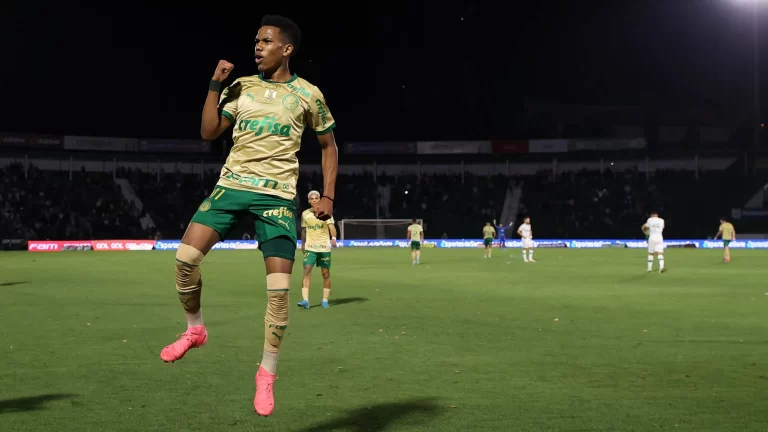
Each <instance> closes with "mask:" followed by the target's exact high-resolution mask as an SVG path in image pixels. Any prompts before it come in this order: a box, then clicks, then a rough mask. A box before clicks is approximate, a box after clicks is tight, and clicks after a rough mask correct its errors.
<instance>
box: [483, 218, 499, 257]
mask: <svg viewBox="0 0 768 432" xmlns="http://www.w3.org/2000/svg"><path fill="white" fill-rule="evenodd" d="M494 237H496V230H495V229H494V228H493V227H492V226H491V223H490V222H486V223H485V226H484V227H483V246H484V247H485V255H484V256H483V258H490V257H491V253H492V252H493V238H494Z"/></svg>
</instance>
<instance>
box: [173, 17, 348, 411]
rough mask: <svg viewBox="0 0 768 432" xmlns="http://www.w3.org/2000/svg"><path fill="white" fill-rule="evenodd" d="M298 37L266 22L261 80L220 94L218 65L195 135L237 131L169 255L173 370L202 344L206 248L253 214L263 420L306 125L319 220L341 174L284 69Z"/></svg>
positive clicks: (284, 318) (311, 103) (328, 141)
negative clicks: (260, 301)
mask: <svg viewBox="0 0 768 432" xmlns="http://www.w3.org/2000/svg"><path fill="white" fill-rule="evenodd" d="M300 39H301V32H300V30H299V28H298V26H297V25H296V24H295V23H294V22H293V21H291V20H290V19H288V18H284V17H281V16H274V15H270V16H266V17H264V19H262V21H261V27H260V28H259V30H258V34H257V35H256V46H255V54H254V56H255V59H256V60H255V61H256V65H257V68H258V71H259V75H254V76H246V77H242V78H238V79H236V80H235V81H234V83H233V84H232V85H230V86H229V87H227V88H226V89H225V90H224V91H223V92H221V94H219V92H220V89H221V83H222V81H224V80H225V79H226V78H227V77H228V76H229V74H230V73H231V72H232V69H233V67H234V66H233V65H232V64H231V63H229V62H227V61H225V60H221V61H219V64H218V66H216V71H215V72H214V74H213V79H212V80H211V83H210V85H209V88H208V96H207V97H206V99H205V105H204V107H203V114H202V125H201V127H200V132H201V135H202V137H203V138H204V139H209V140H212V139H215V138H216V137H218V136H219V135H221V133H222V132H224V131H225V130H226V129H227V128H228V127H229V126H230V125H234V131H233V134H232V138H233V141H234V146H233V147H232V150H231V151H230V153H229V156H228V157H227V161H226V163H225V164H224V166H223V167H222V170H221V176H220V178H219V180H218V183H217V185H216V188H215V189H214V191H213V193H212V194H211V195H210V196H209V197H208V198H206V199H205V200H204V201H203V202H202V203H201V204H200V207H199V208H198V210H197V212H196V213H195V215H194V216H193V217H192V221H191V223H190V224H189V226H188V227H187V231H186V232H185V233H184V238H183V239H182V240H181V245H180V246H179V249H178V251H177V252H176V290H177V291H178V295H179V300H180V301H181V304H182V307H183V308H184V311H185V312H186V317H187V329H186V331H185V332H184V333H183V334H182V336H181V337H180V338H179V339H178V340H177V341H176V342H174V343H172V344H170V345H168V346H166V347H165V348H164V349H163V350H162V352H161V353H160V358H161V359H163V360H164V361H166V362H173V361H176V360H179V359H181V358H182V357H183V356H184V354H185V353H186V352H187V351H188V350H189V349H190V348H199V347H201V346H202V345H204V344H205V343H206V341H207V340H208V332H207V330H206V327H205V324H204V323H203V315H202V309H201V304H200V298H201V293H202V288H203V281H202V277H201V275H200V264H201V263H202V261H203V258H204V257H205V255H206V254H207V253H208V251H210V250H211V247H213V245H214V244H216V243H217V242H218V241H219V240H223V239H224V238H226V236H227V233H228V232H229V231H230V229H232V227H234V226H235V225H237V223H238V222H240V221H241V220H242V219H243V218H244V217H245V216H246V215H248V214H249V213H250V214H251V215H252V216H253V219H254V222H255V233H256V238H257V239H258V241H259V249H260V250H261V252H262V254H263V255H264V264H265V267H266V274H267V277H266V288H267V299H268V303H267V309H266V314H265V318H264V350H263V356H262V359H261V365H260V367H259V369H258V372H257V373H256V379H255V381H256V394H255V397H254V401H253V404H254V408H255V410H256V412H257V413H258V414H259V415H262V416H267V415H269V414H271V413H272V411H273V409H274V406H275V399H274V394H273V390H272V387H273V383H274V381H275V379H276V370H277V359H278V354H279V352H280V345H281V344H282V342H283V338H284V336H285V332H286V328H287V327H288V304H289V300H288V289H289V288H290V282H291V279H290V277H291V269H292V267H293V262H294V259H295V255H296V217H295V212H296V209H295V207H294V204H293V198H294V197H295V195H296V180H297V177H298V174H299V161H298V159H297V158H296V152H297V151H298V150H299V147H300V146H301V134H302V132H303V131H304V129H305V127H307V126H308V127H310V128H312V130H314V131H315V133H316V134H317V135H318V141H319V143H320V147H321V149H322V169H323V191H324V195H323V196H322V197H321V199H320V200H319V201H318V202H317V203H316V204H315V206H314V208H315V216H316V217H317V218H318V219H320V220H328V219H330V218H331V216H332V213H333V199H334V193H335V188H336V173H337V171H338V159H337V148H336V142H335V139H334V136H333V133H332V130H333V128H334V126H335V122H334V119H333V117H332V116H331V113H330V111H329V110H328V107H327V106H326V105H325V99H324V97H323V94H322V93H321V92H320V90H319V89H318V88H317V87H315V86H314V85H312V84H310V83H309V82H307V81H305V80H304V79H302V78H299V77H298V76H296V75H295V74H292V73H291V72H290V68H289V61H290V59H291V57H292V56H293V55H294V53H295V52H296V49H297V48H298V47H299V43H300Z"/></svg>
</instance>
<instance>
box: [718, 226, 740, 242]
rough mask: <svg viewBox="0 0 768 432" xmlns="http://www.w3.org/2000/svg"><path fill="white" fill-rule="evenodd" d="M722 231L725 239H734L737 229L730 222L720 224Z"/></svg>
mask: <svg viewBox="0 0 768 432" xmlns="http://www.w3.org/2000/svg"><path fill="white" fill-rule="evenodd" d="M720 232H721V233H722V235H723V240H733V237H735V234H736V229H734V228H733V225H731V223H730V222H725V223H722V224H720Z"/></svg>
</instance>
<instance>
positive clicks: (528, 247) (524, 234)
mask: <svg viewBox="0 0 768 432" xmlns="http://www.w3.org/2000/svg"><path fill="white" fill-rule="evenodd" d="M517 235H519V236H520V239H521V240H522V243H523V262H536V261H534V260H533V229H532V228H531V218H529V217H527V218H525V219H523V223H522V225H520V227H518V228H517ZM526 252H527V253H528V255H526Z"/></svg>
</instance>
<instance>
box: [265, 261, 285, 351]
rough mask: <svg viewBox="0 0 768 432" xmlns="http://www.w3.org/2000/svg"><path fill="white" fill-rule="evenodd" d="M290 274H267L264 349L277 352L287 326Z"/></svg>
mask: <svg viewBox="0 0 768 432" xmlns="http://www.w3.org/2000/svg"><path fill="white" fill-rule="evenodd" d="M290 284H291V275H290V274H288V273H272V274H269V275H267V300H268V301H267V313H266V315H265V316H264V326H265V336H266V337H265V338H264V349H265V350H267V351H269V352H277V351H279V350H280V345H281V344H282V342H283V337H284V336H285V330H286V329H287V328H288V287H290Z"/></svg>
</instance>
